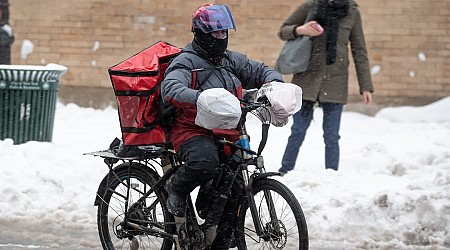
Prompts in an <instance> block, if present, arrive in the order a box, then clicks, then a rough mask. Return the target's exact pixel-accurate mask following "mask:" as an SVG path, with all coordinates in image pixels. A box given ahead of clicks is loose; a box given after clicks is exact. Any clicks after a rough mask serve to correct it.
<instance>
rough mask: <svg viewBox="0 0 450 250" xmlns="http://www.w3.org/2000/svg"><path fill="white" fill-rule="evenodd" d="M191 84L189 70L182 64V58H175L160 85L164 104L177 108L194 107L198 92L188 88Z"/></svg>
mask: <svg viewBox="0 0 450 250" xmlns="http://www.w3.org/2000/svg"><path fill="white" fill-rule="evenodd" d="M191 82H192V72H191V70H190V69H189V68H188V67H187V66H186V64H184V63H183V62H182V58H180V57H177V58H175V59H174V61H173V62H172V63H171V64H170V66H169V67H168V68H167V70H166V72H165V77H164V80H163V81H162V83H161V95H162V99H163V101H164V103H166V104H172V105H174V106H177V107H185V106H186V105H195V103H196V102H197V98H198V95H199V94H200V92H199V91H198V90H195V89H192V88H191V87H190V84H191Z"/></svg>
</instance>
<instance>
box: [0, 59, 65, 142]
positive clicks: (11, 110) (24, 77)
mask: <svg viewBox="0 0 450 250" xmlns="http://www.w3.org/2000/svg"><path fill="white" fill-rule="evenodd" d="M66 71H67V67H65V66H62V65H58V64H48V65H46V66H32V65H0V140H4V139H6V138H11V139H13V140H14V144H21V143H24V142H27V141H43V142H51V141H52V135H53V124H54V121H55V110H56V100H57V92H58V89H59V86H60V79H61V76H62V75H63V74H64V73H65V72H66Z"/></svg>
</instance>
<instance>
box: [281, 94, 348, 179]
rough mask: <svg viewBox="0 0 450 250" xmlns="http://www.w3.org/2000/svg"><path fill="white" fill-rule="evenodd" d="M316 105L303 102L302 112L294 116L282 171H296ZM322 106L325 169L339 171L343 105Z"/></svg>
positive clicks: (327, 104) (321, 104)
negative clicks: (300, 151)
mask: <svg viewBox="0 0 450 250" xmlns="http://www.w3.org/2000/svg"><path fill="white" fill-rule="evenodd" d="M314 104H315V102H311V101H303V103H302V108H301V110H300V111H298V112H297V113H295V114H294V115H293V124H292V127H291V135H290V136H289V138H288V143H287V145H286V150H285V151H284V155H283V159H282V162H281V165H282V166H281V168H280V171H283V172H288V171H290V170H292V169H294V166H295V162H296V160H297V156H298V152H299V150H300V146H301V145H302V143H303V140H304V139H305V136H306V131H307V130H308V128H309V125H310V124H311V120H312V119H313V114H314ZM320 106H321V107H322V110H323V124H322V128H323V139H324V142H325V167H326V168H331V169H334V170H338V168H339V139H340V135H339V127H340V125H341V114H342V109H343V104H341V103H320Z"/></svg>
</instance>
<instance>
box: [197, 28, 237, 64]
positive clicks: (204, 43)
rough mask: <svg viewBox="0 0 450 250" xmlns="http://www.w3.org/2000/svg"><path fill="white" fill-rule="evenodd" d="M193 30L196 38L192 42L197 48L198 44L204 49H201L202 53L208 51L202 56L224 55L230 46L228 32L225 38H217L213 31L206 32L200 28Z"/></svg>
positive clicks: (216, 56)
mask: <svg viewBox="0 0 450 250" xmlns="http://www.w3.org/2000/svg"><path fill="white" fill-rule="evenodd" d="M193 32H194V40H193V41H192V44H193V46H194V48H195V49H197V48H196V46H198V47H200V48H201V50H203V51H199V52H200V53H201V54H203V53H206V55H202V56H206V57H207V58H218V57H223V55H224V53H225V51H226V50H227V47H228V32H227V37H226V38H225V39H217V38H215V37H213V36H212V35H211V33H204V32H203V31H201V30H200V29H193ZM202 52H203V53H202Z"/></svg>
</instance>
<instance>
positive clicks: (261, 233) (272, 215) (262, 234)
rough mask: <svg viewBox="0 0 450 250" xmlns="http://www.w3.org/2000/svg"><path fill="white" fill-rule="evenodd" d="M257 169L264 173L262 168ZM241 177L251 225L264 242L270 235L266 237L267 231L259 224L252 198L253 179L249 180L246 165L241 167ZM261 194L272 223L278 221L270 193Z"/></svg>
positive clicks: (257, 212)
mask: <svg viewBox="0 0 450 250" xmlns="http://www.w3.org/2000/svg"><path fill="white" fill-rule="evenodd" d="M258 168H260V169H261V170H262V171H264V168H261V167H258ZM242 177H243V179H244V188H245V193H246V195H247V201H248V203H249V208H250V211H251V214H252V219H253V224H254V226H255V231H256V234H257V235H258V236H259V237H261V238H263V239H264V240H268V239H269V237H270V235H268V232H267V230H265V229H264V226H263V225H262V224H261V223H262V221H261V220H260V219H259V218H260V215H259V211H258V208H257V206H256V203H255V198H254V196H253V181H254V178H251V177H250V176H249V174H248V171H247V166H246V165H245V166H242ZM263 192H264V197H265V200H266V203H267V204H266V205H267V207H268V210H269V214H270V218H271V221H272V222H274V221H278V218H277V215H276V211H275V205H274V203H273V200H272V195H271V193H270V191H268V190H264V191H263Z"/></svg>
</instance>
